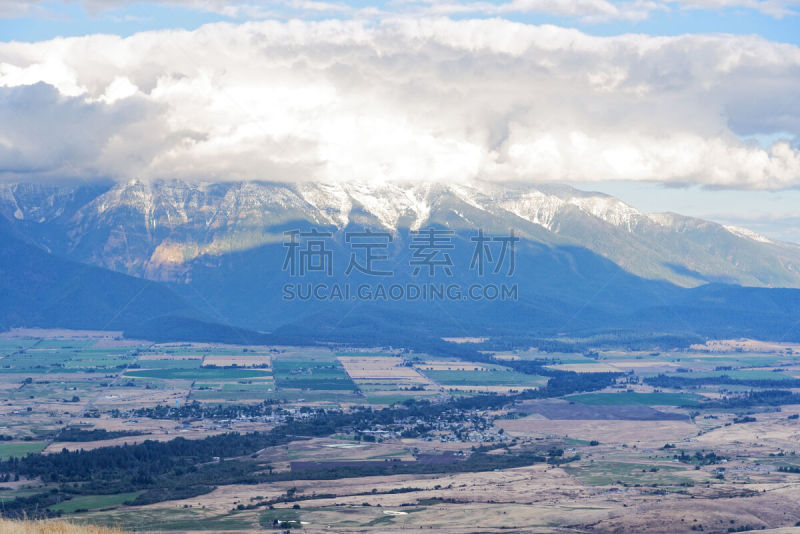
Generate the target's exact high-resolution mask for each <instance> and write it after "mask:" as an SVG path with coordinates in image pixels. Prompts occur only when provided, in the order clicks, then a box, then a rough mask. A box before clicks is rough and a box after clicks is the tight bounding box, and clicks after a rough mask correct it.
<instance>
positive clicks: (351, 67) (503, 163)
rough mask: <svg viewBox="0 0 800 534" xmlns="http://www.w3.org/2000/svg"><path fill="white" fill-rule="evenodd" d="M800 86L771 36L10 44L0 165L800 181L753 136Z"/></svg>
mask: <svg viewBox="0 0 800 534" xmlns="http://www.w3.org/2000/svg"><path fill="white" fill-rule="evenodd" d="M45 84H47V85H45ZM798 86H800V48H798V47H796V46H792V45H785V44H777V43H771V42H769V41H766V40H764V39H761V38H758V37H742V36H724V35H720V36H702V35H697V36H692V35H688V36H680V37H648V36H643V35H623V36H617V37H591V36H587V35H585V34H583V33H581V32H578V31H576V30H569V29H563V28H557V27H553V26H526V25H523V24H517V23H511V22H508V21H503V20H469V21H459V22H456V21H452V20H448V19H426V20H413V21H412V20H402V19H397V20H393V21H385V22H383V23H379V24H369V23H366V22H356V21H325V22H317V23H313V22H300V21H292V22H287V23H279V22H271V21H267V22H251V23H247V24H243V25H231V24H213V25H208V26H204V27H202V28H200V29H198V30H196V31H192V32H189V31H159V32H147V33H142V34H137V35H134V36H132V37H129V38H124V39H123V38H119V37H114V36H105V35H94V36H88V37H81V38H71V39H56V40H53V41H47V42H41V43H33V44H24V43H0V113H2V114H3V118H4V122H3V123H2V124H3V126H1V127H0V172H1V173H3V174H4V175H5V177H6V178H12V179H14V178H16V179H18V178H19V177H20V176H32V175H46V176H70V175H76V174H78V175H82V176H103V177H106V176H113V177H117V178H120V179H127V178H133V177H136V178H164V177H167V178H168V177H177V178H186V179H192V178H195V179H266V180H326V181H327V180H350V179H360V180H443V181H450V182H455V181H468V180H472V179H488V180H546V181H554V180H571V181H593V180H644V181H655V182H663V183H678V184H682V183H699V184H705V185H709V186H718V187H733V188H752V189H782V188H793V187H800V152H798V150H797V148H796V147H793V146H791V145H790V144H789V143H787V142H785V141H776V142H774V143H773V144H772V145H771V146H768V147H765V148H764V147H760V146H758V145H756V144H755V143H746V142H743V141H741V140H740V139H741V137H743V136H748V135H755V134H758V135H762V136H763V135H764V134H769V133H771V132H776V131H780V132H795V133H796V132H800V101H798V100H797V97H796V88H797V87H798ZM47 87H52V89H50V90H49V91H46V88H47ZM32 102H35V105H34V104H33V103H32ZM5 121H8V122H5Z"/></svg>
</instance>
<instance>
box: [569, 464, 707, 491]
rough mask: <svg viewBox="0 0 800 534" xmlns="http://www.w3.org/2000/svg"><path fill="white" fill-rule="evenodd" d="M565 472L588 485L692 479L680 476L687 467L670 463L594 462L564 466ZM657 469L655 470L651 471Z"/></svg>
mask: <svg viewBox="0 0 800 534" xmlns="http://www.w3.org/2000/svg"><path fill="white" fill-rule="evenodd" d="M562 469H564V470H565V471H566V472H567V473H569V474H570V475H572V476H574V477H576V478H577V479H578V480H580V481H581V482H583V483H584V484H587V485H589V486H611V485H615V484H623V485H629V486H633V485H636V484H647V485H658V486H677V485H681V484H691V483H692V479H691V478H688V477H686V476H681V473H686V471H687V469H686V468H685V467H680V466H672V465H653V464H644V463H641V464H640V463H629V462H595V463H592V464H587V465H584V466H580V467H576V466H564V467H562ZM651 469H657V471H651Z"/></svg>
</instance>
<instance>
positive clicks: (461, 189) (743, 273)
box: [0, 181, 800, 287]
mask: <svg viewBox="0 0 800 534" xmlns="http://www.w3.org/2000/svg"><path fill="white" fill-rule="evenodd" d="M0 214H2V216H4V217H5V218H6V219H7V220H8V221H9V222H10V223H11V224H13V226H14V227H15V228H16V229H17V231H18V232H19V233H20V234H22V235H23V236H25V237H26V238H27V239H28V240H29V241H32V242H34V243H37V244H40V245H42V246H44V247H46V248H48V249H49V250H51V251H53V252H55V253H58V254H60V255H64V256H67V257H69V258H71V259H75V260H78V261H83V262H88V263H92V264H95V265H98V266H102V267H107V268H110V269H113V270H117V271H120V272H124V273H126V274H133V275H137V276H144V277H148V278H151V279H157V280H171V281H181V280H186V279H188V278H187V277H190V272H191V270H192V264H193V262H194V261H195V260H197V259H199V258H203V257H218V256H224V255H226V254H231V253H235V252H239V251H244V250H249V249H253V248H255V247H259V246H263V245H266V244H270V243H276V242H278V241H280V240H281V239H282V232H283V230H284V229H285V227H286V225H287V224H292V223H296V222H298V221H303V222H306V223H309V224H314V225H319V226H324V227H327V228H331V229H334V230H342V229H344V228H346V227H348V226H357V227H370V228H375V229H384V230H389V231H391V232H395V233H397V232H399V231H401V230H403V229H412V230H415V229H419V228H422V227H425V226H427V225H443V226H447V227H450V228H453V229H477V228H483V229H487V230H488V229H494V230H503V231H507V230H508V229H512V228H513V229H514V231H515V232H516V233H517V235H518V236H520V237H521V238H523V239H526V240H529V241H532V242H536V243H542V244H545V245H551V246H578V247H584V248H587V249H589V250H591V251H593V252H595V253H597V254H599V255H601V256H604V257H605V258H608V259H609V260H611V261H613V262H614V263H616V264H618V265H620V266H621V267H623V268H624V269H626V270H627V271H629V272H631V273H633V274H636V275H639V276H642V277H645V278H650V279H662V280H667V281H671V282H674V283H677V284H679V285H684V286H696V285H700V284H703V283H705V282H709V281H724V282H731V283H738V284H742V285H749V286H768V287H800V247H798V246H796V245H792V244H786V243H776V242H773V241H770V240H769V239H766V238H764V237H763V236H759V235H757V234H754V233H752V232H749V231H747V230H745V229H741V228H735V227H724V226H722V225H719V224H716V223H713V222H709V221H703V220H700V219H694V218H689V217H683V216H680V215H676V214H645V213H642V212H640V211H638V210H637V209H635V208H634V207H632V206H629V205H627V204H625V203H624V202H622V201H620V200H619V199H616V198H614V197H611V196H608V195H605V194H601V193H594V192H584V191H579V190H576V189H573V188H570V187H566V186H562V185H535V186H534V185H525V186H522V185H518V184H514V185H503V184H488V183H479V184H466V185H443V184H433V183H410V184H391V183H383V184H366V183H332V184H316V183H299V184H282V183H268V182H242V183H185V182H180V181H160V182H152V183H151V182H140V181H131V182H128V183H108V184H71V185H56V186H54V185H32V184H0Z"/></svg>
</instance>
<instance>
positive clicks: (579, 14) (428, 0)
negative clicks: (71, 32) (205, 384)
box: [0, 0, 800, 23]
mask: <svg viewBox="0 0 800 534" xmlns="http://www.w3.org/2000/svg"><path fill="white" fill-rule="evenodd" d="M67 3H71V2H67ZM80 3H81V4H82V5H83V7H84V8H85V9H86V10H87V11H89V12H90V13H95V14H96V13H101V12H104V11H108V10H114V9H119V8H122V7H124V6H127V5H131V4H136V3H142V2H137V1H136V0H82V1H81V2H80ZM147 3H156V4H163V5H168V6H173V7H180V8H185V9H191V10H195V11H202V12H206V13H215V14H218V15H222V16H225V17H230V18H232V19H266V18H283V19H289V18H295V17H300V18H302V17H307V16H312V17H313V16H320V15H322V16H330V15H340V16H341V15H343V14H349V15H355V16H360V17H381V16H383V17H385V16H387V15H391V16H397V15H401V16H412V15H413V16H442V15H446V16H449V15H464V14H471V15H482V16H498V15H506V14H544V15H551V16H556V17H566V18H572V19H577V20H580V21H582V22H585V23H599V22H607V21H613V20H622V21H632V22H636V21H640V20H644V19H647V18H649V17H651V16H652V15H653V14H654V13H659V12H666V11H672V10H673V8H677V9H681V10H700V9H701V10H712V11H723V10H726V9H737V10H740V11H746V12H752V13H759V14H762V15H766V16H769V17H773V18H776V19H781V18H784V17H787V16H795V15H798V14H800V11H798V10H799V9H800V0H401V1H395V2H375V3H374V4H369V3H367V4H356V5H353V4H350V3H348V2H347V1H346V0H342V1H339V0H334V1H331V0H232V1H226V0H154V1H151V2H147ZM63 4H64V2H49V1H46V0H0V18H16V17H24V16H25V17H47V16H56V13H57V9H56V8H57V7H58V6H60V5H63Z"/></svg>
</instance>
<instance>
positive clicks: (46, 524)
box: [0, 519, 123, 534]
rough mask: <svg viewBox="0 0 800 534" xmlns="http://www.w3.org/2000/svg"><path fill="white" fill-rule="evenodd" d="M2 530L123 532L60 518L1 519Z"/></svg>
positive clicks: (17, 533)
mask: <svg viewBox="0 0 800 534" xmlns="http://www.w3.org/2000/svg"><path fill="white" fill-rule="evenodd" d="M0 532H2V533H3V534H123V531H121V530H119V529H116V528H107V527H98V526H94V525H76V524H75V523H69V522H67V521H62V520H60V519H48V520H42V521H12V520H9V519H0Z"/></svg>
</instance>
